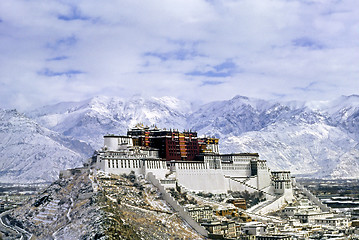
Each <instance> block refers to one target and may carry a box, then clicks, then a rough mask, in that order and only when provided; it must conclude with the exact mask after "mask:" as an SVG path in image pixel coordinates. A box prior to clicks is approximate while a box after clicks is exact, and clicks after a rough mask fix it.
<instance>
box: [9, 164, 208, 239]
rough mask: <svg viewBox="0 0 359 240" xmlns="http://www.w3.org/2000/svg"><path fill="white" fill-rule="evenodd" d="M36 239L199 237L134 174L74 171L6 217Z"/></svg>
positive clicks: (146, 183)
mask: <svg viewBox="0 0 359 240" xmlns="http://www.w3.org/2000/svg"><path fill="white" fill-rule="evenodd" d="M9 218H10V219H13V221H12V222H16V223H17V225H18V226H20V227H21V228H22V229H26V231H27V232H29V233H31V234H33V236H34V237H36V238H37V239H166V240H167V239H202V237H201V236H200V235H198V234H197V233H196V232H194V231H193V230H192V229H191V228H189V227H188V226H187V224H185V223H184V222H183V220H182V219H181V218H179V217H178V216H177V215H176V214H175V213H174V212H173V211H172V210H171V209H170V208H169V207H168V206H167V204H166V202H165V201H164V200H162V199H161V198H160V196H159V193H158V192H157V189H156V188H155V187H153V186H152V185H151V184H149V183H148V182H147V181H145V180H144V179H136V177H134V176H130V175H127V176H126V175H123V176H113V175H106V174H103V173H101V172H100V173H98V174H96V173H95V174H94V173H93V172H90V171H89V170H88V169H86V170H82V171H73V175H70V176H68V177H66V178H61V179H59V180H57V181H56V182H54V183H52V184H51V185H50V186H49V187H48V188H46V189H45V190H43V191H42V192H41V193H40V194H39V195H38V196H37V197H35V198H34V199H32V200H31V201H29V202H28V203H27V204H26V205H24V206H22V207H20V208H17V209H14V210H13V211H12V212H11V214H10V216H9Z"/></svg>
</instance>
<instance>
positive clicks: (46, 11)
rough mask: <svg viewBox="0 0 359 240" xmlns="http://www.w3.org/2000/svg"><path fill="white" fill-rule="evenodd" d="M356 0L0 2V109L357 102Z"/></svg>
mask: <svg viewBox="0 0 359 240" xmlns="http://www.w3.org/2000/svg"><path fill="white" fill-rule="evenodd" d="M356 6H357V0H342V1H341V0H238V1H230V0H228V1H215V0H213V1H205V0H188V1H186V0H170V1H156V0H148V1H134V0H129V1H111V0H109V1H95V0H79V1H66V0H58V1H51V0H49V1H40V0H1V1H0V100H1V101H0V107H2V108H18V109H20V110H27V109H31V108H34V107H37V106H42V105H46V104H52V103H56V102H59V101H77V100H83V99H86V98H89V97H92V96H96V95H108V96H121V97H130V96H132V95H139V94H140V95H143V96H144V97H147V96H157V97H159V96H175V97H178V98H180V99H183V100H188V101H197V102H208V101H214V100H223V99H229V98H231V97H233V96H235V95H245V96H249V97H256V98H264V99H278V98H280V99H283V100H292V99H298V100H328V99H332V98H336V97H338V96H340V95H350V94H356V93H358V89H359V9H358V8H357V7H356Z"/></svg>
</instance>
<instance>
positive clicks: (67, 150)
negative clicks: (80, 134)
mask: <svg viewBox="0 0 359 240" xmlns="http://www.w3.org/2000/svg"><path fill="white" fill-rule="evenodd" d="M0 138H1V139H2V141H1V143H0V153H1V155H0V169H1V171H0V181H1V182H37V181H40V182H43V181H53V180H54V179H57V177H58V173H59V171H60V170H62V169H66V168H70V167H76V166H81V165H82V163H83V161H84V159H86V158H87V157H88V156H90V155H91V154H92V152H93V150H92V148H90V147H89V146H88V145H87V144H86V143H83V142H80V141H79V140H74V139H70V138H67V137H64V136H62V135H60V134H59V133H56V132H53V131H51V130H49V129H46V128H44V127H41V126H40V125H39V124H37V123H36V122H34V121H33V120H31V119H28V118H27V117H25V116H24V115H22V114H20V113H18V112H17V111H16V110H0Z"/></svg>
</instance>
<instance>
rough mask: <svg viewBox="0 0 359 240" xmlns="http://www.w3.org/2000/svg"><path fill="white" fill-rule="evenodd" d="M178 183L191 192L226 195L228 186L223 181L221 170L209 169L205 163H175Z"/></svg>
mask: <svg viewBox="0 0 359 240" xmlns="http://www.w3.org/2000/svg"><path fill="white" fill-rule="evenodd" d="M175 172H176V179H177V181H178V183H179V184H180V185H182V186H184V187H185V188H187V189H189V190H192V191H204V192H212V193H226V192H227V190H228V184H227V182H226V181H225V179H224V175H223V172H222V169H220V168H218V169H214V168H211V165H210V164H209V163H206V162H199V163H195V162H192V163H186V162H183V163H182V162H176V163H175Z"/></svg>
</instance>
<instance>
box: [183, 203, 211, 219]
mask: <svg viewBox="0 0 359 240" xmlns="http://www.w3.org/2000/svg"><path fill="white" fill-rule="evenodd" d="M186 211H187V212H188V214H189V215H190V216H191V217H192V218H193V219H194V220H195V221H196V222H200V221H207V220H211V219H213V208H212V207H211V206H193V207H187V208H186Z"/></svg>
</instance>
